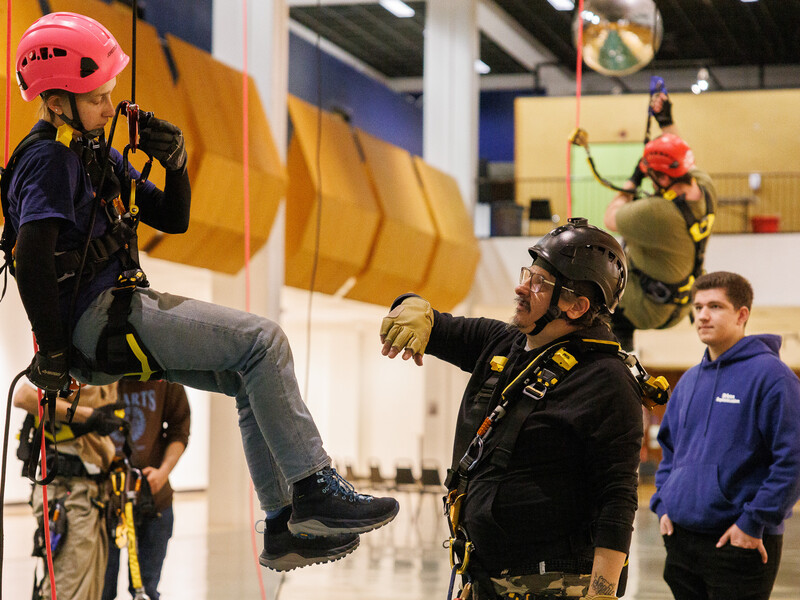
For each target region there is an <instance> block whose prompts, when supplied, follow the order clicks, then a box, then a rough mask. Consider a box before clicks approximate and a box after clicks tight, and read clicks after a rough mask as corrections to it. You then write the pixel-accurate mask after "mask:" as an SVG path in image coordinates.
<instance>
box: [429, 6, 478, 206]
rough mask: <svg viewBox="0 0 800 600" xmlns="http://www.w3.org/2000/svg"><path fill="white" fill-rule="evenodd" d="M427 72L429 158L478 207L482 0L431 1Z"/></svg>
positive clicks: (471, 204)
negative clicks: (479, 20)
mask: <svg viewBox="0 0 800 600" xmlns="http://www.w3.org/2000/svg"><path fill="white" fill-rule="evenodd" d="M425 7H426V8H425V10H426V16H425V69H424V75H423V117H422V118H423V121H422V123H423V134H422V135H423V154H424V159H425V160H426V161H427V162H428V163H430V164H431V165H433V166H434V167H436V168H438V169H441V170H443V171H445V172H447V173H449V174H450V175H452V176H453V177H455V178H456V180H457V181H458V185H459V187H460V189H461V194H462V196H463V197H464V202H465V203H466V204H467V207H468V208H469V210H470V213H471V212H472V207H473V206H474V203H475V199H476V192H475V189H476V186H475V181H476V176H477V172H478V92H479V86H478V74H477V73H476V72H475V60H476V59H477V58H478V50H479V44H478V40H479V38H478V28H477V3H476V0H457V1H456V0H428V2H427V3H426V5H425Z"/></svg>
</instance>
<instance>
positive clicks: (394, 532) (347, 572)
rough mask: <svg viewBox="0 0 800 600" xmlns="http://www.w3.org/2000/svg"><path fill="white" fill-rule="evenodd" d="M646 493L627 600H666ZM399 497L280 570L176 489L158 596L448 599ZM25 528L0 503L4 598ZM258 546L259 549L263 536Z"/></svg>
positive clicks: (21, 554)
mask: <svg viewBox="0 0 800 600" xmlns="http://www.w3.org/2000/svg"><path fill="white" fill-rule="evenodd" d="M648 494H649V489H648V488H644V489H643V490H642V505H641V507H640V510H639V512H638V515H637V522H636V530H635V533H634V541H633V547H632V550H631V571H630V573H631V575H630V581H629V584H628V593H627V594H626V595H625V598H627V599H628V600H666V599H669V598H671V597H672V596H671V595H670V593H669V590H668V588H667V587H666V585H665V584H664V583H663V581H662V579H661V570H662V567H663V560H664V550H663V547H662V544H661V537H660V535H659V534H658V525H657V522H656V518H655V515H653V514H652V513H650V512H649V511H648V510H647V508H646V504H645V503H646V500H647V497H649V496H648ZM398 499H399V500H400V502H401V512H400V514H399V515H398V517H397V519H396V520H395V521H394V522H393V523H392V524H390V525H388V526H386V527H384V528H382V529H380V530H377V531H374V532H371V533H368V534H365V535H363V536H362V541H361V546H360V548H358V550H356V551H355V552H354V553H353V554H352V555H350V556H349V557H347V558H345V559H344V560H341V561H338V562H336V563H331V564H328V565H320V566H314V567H308V568H305V569H298V570H295V571H291V572H289V573H287V574H285V575H283V576H281V575H280V574H277V573H274V572H271V571H267V570H264V569H262V568H257V567H256V566H255V564H254V558H253V556H254V554H253V547H252V543H251V536H250V534H249V532H248V531H244V530H241V531H230V530H220V531H209V529H208V527H207V526H206V511H207V506H206V500H205V495H204V494H202V493H182V494H178V495H177V499H176V505H175V535H174V537H173V539H172V542H171V544H170V547H169V553H168V555H167V560H166V563H165V566H164V575H163V579H162V584H161V587H160V591H161V596H162V598H163V599H164V600H183V599H191V600H212V599H213V600H222V599H226V600H227V599H237V600H241V599H246V598H252V599H259V598H262V593H261V589H260V581H259V575H260V576H261V577H262V581H263V585H264V595H263V598H265V599H267V600H278V599H280V600H310V599H312V598H325V600H344V599H347V600H362V599H363V600H368V599H369V600H383V599H386V600H399V599H405V600H430V599H435V600H446V596H447V587H448V583H449V575H450V568H449V562H448V554H447V551H446V550H445V549H444V548H442V545H441V544H442V541H443V540H444V539H445V537H446V531H445V525H444V522H443V520H442V519H441V518H439V517H438V510H439V502H440V501H439V498H438V497H435V496H433V495H426V496H424V497H421V496H419V495H418V494H415V493H414V494H399V495H398ZM420 502H421V504H420ZM32 530H33V526H32V518H31V517H30V514H29V513H28V512H27V507H25V506H10V507H7V508H6V523H5V534H4V543H5V559H4V560H5V565H4V569H3V596H4V597H5V598H7V599H10V600H17V599H20V598H30V589H31V581H32V574H33V568H34V565H35V562H34V560H33V559H32V558H30V556H29V554H30V548H31V535H32ZM256 543H257V546H258V547H257V551H258V552H260V550H261V536H257V539H256ZM123 589H124V588H123V586H122V585H121V586H120V591H122V590H123ZM119 597H120V598H126V597H127V595H123V594H120V595H119ZM772 598H773V599H774V600H798V599H799V598H800V517H796V518H794V519H791V520H790V521H789V523H788V527H787V533H786V537H785V542H784V554H783V560H782V563H781V568H780V572H779V574H778V582H777V584H776V586H775V590H774V592H773V594H772ZM61 600H67V599H64V598H62V599H61Z"/></svg>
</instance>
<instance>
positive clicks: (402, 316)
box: [381, 296, 433, 367]
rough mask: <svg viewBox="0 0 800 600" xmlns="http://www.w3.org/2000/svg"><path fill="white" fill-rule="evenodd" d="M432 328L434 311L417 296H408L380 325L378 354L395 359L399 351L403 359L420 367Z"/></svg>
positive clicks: (425, 301) (426, 302)
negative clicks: (411, 359) (380, 346)
mask: <svg viewBox="0 0 800 600" xmlns="http://www.w3.org/2000/svg"><path fill="white" fill-rule="evenodd" d="M431 329H433V309H432V308H431V305H430V303H429V302H428V301H427V300H425V299H424V298H420V297H419V296H410V297H408V298H406V299H405V300H403V302H401V303H400V304H398V305H397V306H395V307H394V308H393V309H392V310H391V312H389V314H388V315H386V316H385V317H384V318H383V321H382V322H381V343H382V344H383V348H381V354H382V355H383V356H388V357H389V358H394V357H396V356H397V355H398V354H400V352H401V351H402V353H403V355H402V357H403V360H408V359H409V358H412V357H413V358H414V362H415V363H416V364H417V365H418V366H420V367H421V366H422V355H423V354H424V353H425V347H426V346H427V345H428V340H429V339H430V336H431Z"/></svg>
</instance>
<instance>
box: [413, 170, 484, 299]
mask: <svg viewBox="0 0 800 600" xmlns="http://www.w3.org/2000/svg"><path fill="white" fill-rule="evenodd" d="M414 165H415V166H416V168H417V173H418V174H419V178H420V181H421V182H422V189H423V190H424V192H425V198H426V199H427V201H428V206H429V207H430V211H431V214H432V215H433V222H434V224H435V225H436V229H437V230H438V232H439V243H438V244H437V246H436V254H435V256H434V258H433V262H432V263H431V267H430V269H429V270H428V273H427V275H426V278H425V284H424V285H423V286H422V287H421V288H420V289H419V291H418V293H419V295H420V296H422V297H423V298H425V299H427V300H428V301H429V302H430V303H431V304H432V305H433V306H434V308H436V309H437V310H441V311H449V310H452V309H453V308H454V307H455V306H456V305H457V304H458V303H459V302H461V301H462V300H463V299H464V298H465V297H466V296H467V294H468V293H469V291H470V288H471V287H472V281H473V279H474V278H475V271H476V270H477V268H478V261H479V260H480V248H479V246H478V240H477V239H476V238H475V232H474V229H473V224H472V219H471V218H470V215H469V213H468V212H467V207H466V206H464V202H463V200H462V199H461V192H459V190H458V183H457V182H456V180H455V179H454V178H453V177H451V176H450V175H448V174H447V173H444V172H442V171H440V170H438V169H436V168H434V167H432V166H431V165H429V164H428V163H426V162H425V161H424V160H422V159H421V158H419V157H418V156H415V157H414Z"/></svg>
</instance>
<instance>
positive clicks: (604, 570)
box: [381, 219, 642, 600]
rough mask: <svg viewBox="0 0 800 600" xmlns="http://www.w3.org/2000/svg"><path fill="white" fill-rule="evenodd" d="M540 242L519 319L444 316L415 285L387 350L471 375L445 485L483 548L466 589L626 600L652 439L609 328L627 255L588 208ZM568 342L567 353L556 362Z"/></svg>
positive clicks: (391, 326) (477, 547) (386, 328)
mask: <svg viewBox="0 0 800 600" xmlns="http://www.w3.org/2000/svg"><path fill="white" fill-rule="evenodd" d="M529 252H530V255H531V257H533V263H532V264H531V265H530V266H524V267H522V269H521V272H520V279H519V284H518V285H517V287H516V288H515V293H516V306H515V309H514V314H513V316H512V317H511V320H510V321H509V322H508V323H504V322H502V321H497V320H493V319H486V318H468V317H455V316H452V315H450V314H446V313H440V312H438V311H436V310H434V309H433V308H432V307H431V306H430V304H429V303H428V302H427V301H425V300H424V299H423V298H420V297H418V296H415V295H411V294H406V295H403V296H400V297H399V298H397V299H396V300H395V302H394V303H393V305H392V307H391V310H390V312H389V314H388V316H387V317H385V318H384V320H383V323H382V326H381V343H382V344H383V347H382V354H383V355H384V356H388V357H389V358H395V357H396V356H398V355H401V356H402V358H403V359H404V360H408V359H410V358H413V360H414V362H415V363H416V364H417V365H422V362H423V355H424V354H429V355H432V356H435V357H437V358H440V359H442V360H444V361H446V362H449V363H451V364H453V365H456V366H458V367H459V368H461V369H462V370H463V371H466V372H468V373H471V377H470V380H469V383H468V384H467V388H466V390H465V392H464V395H463V397H462V401H461V407H460V409H459V414H458V421H457V424H456V436H455V443H454V451H453V467H452V468H451V470H450V471H448V473H449V474H450V476H449V477H448V482H447V485H448V488H449V489H451V490H452V493H451V495H450V496H449V498H451V499H452V498H453V497H454V496H455V497H456V498H459V499H458V500H456V501H455V502H454V503H453V505H454V506H458V507H460V509H459V510H460V515H459V516H458V517H457V521H458V522H457V523H456V522H455V521H456V519H451V531H453V529H455V530H456V531H457V533H458V535H456V536H455V537H456V538H457V540H460V541H461V542H466V541H467V540H468V541H469V542H471V543H472V544H473V545H474V549H473V550H472V551H471V553H470V556H469V561H468V564H467V581H466V582H465V583H464V587H463V588H462V590H461V594H460V596H459V597H461V598H472V599H476V600H483V599H485V598H489V599H495V598H503V599H506V598H527V597H528V596H526V595H525V594H527V593H531V594H535V593H540V592H542V591H543V590H545V589H547V590H548V594H550V593H553V596H552V597H554V598H556V597H557V598H603V599H606V598H616V597H617V594H618V593H620V594H621V593H622V591H623V590H622V587H621V586H620V584H621V581H620V578H621V572H622V569H623V564H624V563H625V560H626V556H627V553H628V549H629V545H630V541H631V535H632V531H633V519H634V514H635V512H636V508H637V468H638V465H639V449H640V446H641V441H642V419H641V394H640V392H639V389H638V388H637V383H636V381H635V380H634V378H633V377H632V376H631V372H630V371H629V370H628V368H627V367H626V366H625V364H624V363H623V362H622V360H620V359H619V356H618V355H617V351H618V349H619V345H618V344H617V343H616V342H615V341H614V337H613V334H612V333H611V330H610V329H609V325H608V314H609V312H612V311H613V310H614V309H615V308H616V306H617V303H618V302H619V299H620V296H622V292H623V290H624V288H625V281H626V269H627V268H626V262H625V255H624V252H623V251H622V248H621V247H620V245H619V243H618V242H617V241H616V240H615V239H614V238H613V237H612V236H611V235H609V234H608V233H606V232H605V231H602V230H600V229H598V228H596V227H594V226H592V225H589V224H588V222H587V221H586V219H570V220H569V223H568V224H567V225H564V226H562V227H558V228H556V229H554V230H553V231H551V232H550V233H549V234H547V235H545V236H544V237H543V238H542V239H541V240H539V241H538V242H537V244H536V245H535V246H533V247H532V248H530V250H529ZM600 347H602V348H606V349H608V350H610V351H611V353H608V352H605V351H601V350H599V349H598V348H600ZM559 348H563V349H565V350H566V351H568V355H563V354H561V353H556V355H555V356H554V359H553V360H545V358H544V357H547V356H549V355H550V354H551V352H552V350H554V349H559ZM572 359H574V361H575V362H573V360H572ZM540 366H541V367H544V371H542V372H541V373H540V374H539V375H536V374H535V373H536V371H535V370H534V369H536V368H537V367H540ZM542 374H543V376H541V375H542ZM540 376H541V377H540ZM537 377H539V378H540V379H539V380H538V384H537V383H533V382H534V381H535V380H537ZM554 379H558V381H557V382H555V383H554ZM529 383H530V385H528V384H529ZM541 386H545V388H546V389H544V391H542V388H541ZM534 388H537V389H534ZM506 401H507V402H508V404H507V405H505V404H504V402H506ZM500 408H502V411H501V412H503V413H504V416H503V417H502V418H501V419H499V420H498V421H497V422H494V423H493V424H492V426H491V435H489V436H488V437H485V439H484V440H482V441H481V442H480V443H476V441H475V439H476V432H477V431H478V428H479V426H481V423H482V422H483V421H484V419H485V418H486V417H489V416H490V415H493V414H494V413H495V411H497V410H499V409H500ZM459 510H457V511H456V512H459ZM452 514H453V512H451V515H452ZM457 543H458V542H457ZM456 547H458V546H456ZM461 560H464V557H463V556H462V557H461ZM622 585H624V583H623V584H622ZM537 597H538V596H537ZM547 597H548V598H549V597H551V596H550V595H548V596H547Z"/></svg>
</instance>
